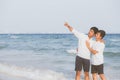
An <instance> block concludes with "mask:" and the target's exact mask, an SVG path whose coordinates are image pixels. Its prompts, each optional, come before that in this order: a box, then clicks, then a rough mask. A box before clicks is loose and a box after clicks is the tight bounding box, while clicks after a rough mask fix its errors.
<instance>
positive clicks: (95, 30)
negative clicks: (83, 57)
mask: <svg viewBox="0 0 120 80" xmlns="http://www.w3.org/2000/svg"><path fill="white" fill-rule="evenodd" d="M90 29H92V30H93V31H94V33H95V34H96V33H97V32H98V28H97V27H91V28H90Z"/></svg>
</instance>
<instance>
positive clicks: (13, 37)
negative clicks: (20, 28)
mask: <svg viewBox="0 0 120 80" xmlns="http://www.w3.org/2000/svg"><path fill="white" fill-rule="evenodd" d="M10 38H12V39H17V38H19V37H18V36H13V35H12V36H10Z"/></svg>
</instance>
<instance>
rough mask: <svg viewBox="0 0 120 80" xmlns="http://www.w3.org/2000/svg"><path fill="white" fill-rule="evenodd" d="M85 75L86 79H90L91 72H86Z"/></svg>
mask: <svg viewBox="0 0 120 80" xmlns="http://www.w3.org/2000/svg"><path fill="white" fill-rule="evenodd" d="M84 75H85V80H90V78H89V72H84Z"/></svg>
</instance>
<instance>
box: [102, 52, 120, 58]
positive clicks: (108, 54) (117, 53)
mask: <svg viewBox="0 0 120 80" xmlns="http://www.w3.org/2000/svg"><path fill="white" fill-rule="evenodd" d="M104 55H106V56H111V57H114V56H116V57H119V56H120V52H104Z"/></svg>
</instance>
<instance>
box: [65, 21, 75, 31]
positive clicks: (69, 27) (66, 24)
mask: <svg viewBox="0 0 120 80" xmlns="http://www.w3.org/2000/svg"><path fill="white" fill-rule="evenodd" d="M64 26H66V27H67V28H68V29H69V30H70V31H71V32H72V30H73V28H72V27H71V26H70V25H69V24H68V23H67V22H65V24H64Z"/></svg>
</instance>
